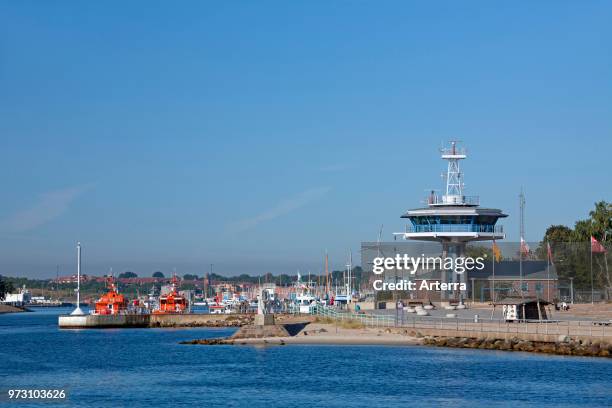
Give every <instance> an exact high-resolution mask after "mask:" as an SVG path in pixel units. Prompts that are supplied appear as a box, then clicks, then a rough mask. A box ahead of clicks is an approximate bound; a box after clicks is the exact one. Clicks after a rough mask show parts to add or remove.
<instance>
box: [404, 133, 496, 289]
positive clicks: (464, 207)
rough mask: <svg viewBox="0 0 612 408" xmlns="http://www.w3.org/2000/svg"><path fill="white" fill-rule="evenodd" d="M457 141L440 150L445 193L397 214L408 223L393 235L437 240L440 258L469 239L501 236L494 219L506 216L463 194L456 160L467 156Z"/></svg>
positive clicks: (460, 252)
mask: <svg viewBox="0 0 612 408" xmlns="http://www.w3.org/2000/svg"><path fill="white" fill-rule="evenodd" d="M457 144H458V142H457V141H451V142H450V147H449V148H444V149H441V158H442V159H443V160H446V161H447V162H448V166H447V172H446V189H445V194H443V195H441V196H439V195H436V194H435V193H434V192H433V191H432V192H431V194H430V195H429V196H428V197H427V198H426V203H427V207H424V208H416V209H412V210H408V211H406V213H404V214H403V215H402V216H401V217H402V218H407V219H408V220H410V224H409V225H407V226H406V230H405V231H404V232H397V233H395V234H394V235H396V236H400V237H402V238H404V239H407V240H418V241H438V242H440V243H441V244H442V252H443V254H442V256H444V257H446V256H455V257H460V256H464V254H465V247H466V245H467V243H468V242H471V241H487V240H498V239H504V238H505V234H504V230H503V227H502V226H501V225H497V221H498V220H499V219H500V218H505V217H507V216H508V215H507V214H504V213H502V211H501V210H499V209H496V208H482V207H480V199H479V197H477V196H466V195H464V184H463V173H462V172H461V166H460V163H461V160H464V159H466V158H467V153H466V151H465V149H463V148H460V147H458V146H457ZM445 275H447V274H445V273H443V274H442V278H443V280H445V281H449V282H450V281H451V280H447V277H446V276H445ZM451 275H452V276H451V277H452V282H458V281H459V280H456V279H460V281H461V282H466V280H467V277H466V275H467V272H466V273H463V274H461V275H457V274H455V273H451ZM459 277H460V278H459ZM442 295H443V298H445V296H444V295H445V294H444V293H443V294H442ZM446 295H448V294H446Z"/></svg>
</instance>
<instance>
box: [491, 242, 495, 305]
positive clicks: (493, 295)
mask: <svg viewBox="0 0 612 408" xmlns="http://www.w3.org/2000/svg"><path fill="white" fill-rule="evenodd" d="M492 252H493V257H492V258H493V259H491V261H492V262H493V293H492V294H491V300H492V301H493V304H495V240H493V251H492Z"/></svg>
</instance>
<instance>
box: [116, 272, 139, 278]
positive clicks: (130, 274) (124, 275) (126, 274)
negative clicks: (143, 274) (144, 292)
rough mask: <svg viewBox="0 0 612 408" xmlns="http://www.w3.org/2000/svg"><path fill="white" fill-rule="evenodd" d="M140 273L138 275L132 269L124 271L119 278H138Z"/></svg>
mask: <svg viewBox="0 0 612 408" xmlns="http://www.w3.org/2000/svg"><path fill="white" fill-rule="evenodd" d="M137 277H138V275H136V274H135V273H134V272H130V271H126V272H123V273H120V274H119V278H137Z"/></svg>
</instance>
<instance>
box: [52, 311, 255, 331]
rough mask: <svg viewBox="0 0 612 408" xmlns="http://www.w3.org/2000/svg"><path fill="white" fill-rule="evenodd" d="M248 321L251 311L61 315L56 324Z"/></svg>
mask: <svg viewBox="0 0 612 408" xmlns="http://www.w3.org/2000/svg"><path fill="white" fill-rule="evenodd" d="M252 321H253V315H251V314H223V315H219V314H195V313H184V314H115V315H62V316H59V319H58V324H59V327H60V328H61V329H104V328H134V327H141V328H146V327H240V326H243V325H245V324H249V323H251V322H252Z"/></svg>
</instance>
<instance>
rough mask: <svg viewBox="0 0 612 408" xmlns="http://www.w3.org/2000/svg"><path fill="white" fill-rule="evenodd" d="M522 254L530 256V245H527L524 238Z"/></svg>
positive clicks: (522, 240)
mask: <svg viewBox="0 0 612 408" xmlns="http://www.w3.org/2000/svg"><path fill="white" fill-rule="evenodd" d="M521 253H522V254H525V255H527V254H529V245H527V243H526V242H525V240H524V239H523V237H521Z"/></svg>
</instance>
